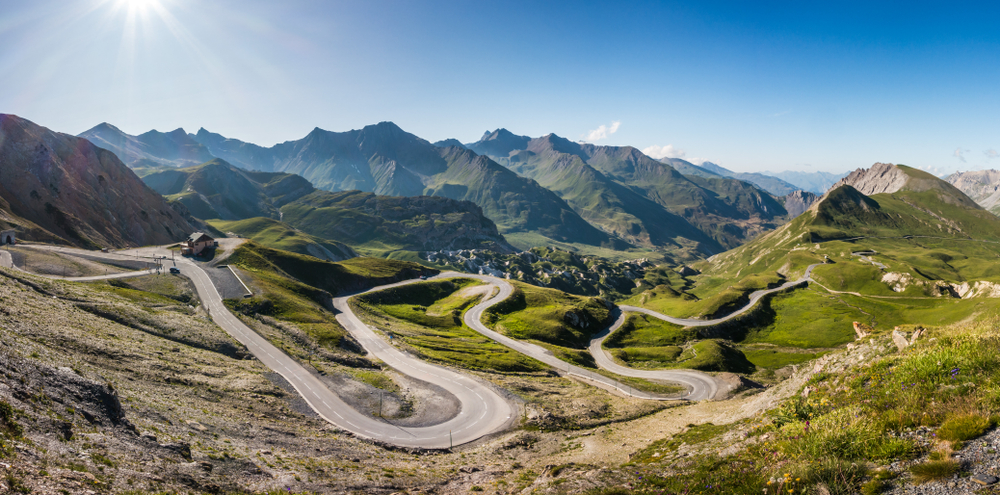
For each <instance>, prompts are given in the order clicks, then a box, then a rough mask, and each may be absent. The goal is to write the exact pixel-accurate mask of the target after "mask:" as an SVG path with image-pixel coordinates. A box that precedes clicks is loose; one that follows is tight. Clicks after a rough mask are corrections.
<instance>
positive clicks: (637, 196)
mask: <svg viewBox="0 0 1000 495" xmlns="http://www.w3.org/2000/svg"><path fill="white" fill-rule="evenodd" d="M81 136H87V137H89V138H92V139H95V140H98V141H99V142H101V143H108V145H109V147H111V148H112V149H113V151H115V152H116V153H122V154H123V155H124V156H125V159H126V161H129V160H131V162H130V163H133V164H135V166H137V167H145V168H143V170H142V172H143V173H147V174H150V176H151V182H150V183H151V184H156V185H157V187H158V188H159V189H160V190H163V191H166V189H164V187H165V186H166V185H172V186H174V188H173V189H170V191H171V192H169V193H168V194H171V195H178V196H177V197H176V198H175V199H176V200H178V201H181V202H183V203H184V204H187V205H188V207H189V208H191V209H193V210H197V211H198V212H199V213H200V214H202V215H203V216H211V217H216V216H217V217H219V218H226V217H227V215H228V216H245V214H244V213H239V214H237V213H235V212H227V211H222V210H227V208H226V207H221V208H222V210H216V211H214V212H213V211H208V210H206V209H204V208H202V206H203V205H200V204H199V203H200V202H201V201H200V200H199V199H198V197H192V194H190V193H191V192H192V191H199V192H200V194H201V195H203V196H205V195H208V196H211V191H212V190H215V189H218V187H216V186H220V185H221V184H217V185H216V186H213V187H209V188H208V189H206V190H205V191H201V190H200V189H199V188H191V187H190V186H189V189H191V191H188V193H185V192H184V191H182V190H180V188H182V186H181V185H180V183H179V182H173V183H171V182H170V181H171V180H174V181H177V180H179V179H178V178H177V177H178V176H176V175H172V172H171V171H170V170H169V169H163V168H162V167H164V166H167V165H170V164H183V163H186V160H189V159H191V157H197V158H199V159H201V158H206V155H205V153H206V152H207V153H208V154H209V155H210V156H211V157H217V158H221V159H223V160H226V161H227V162H229V163H232V164H233V165H235V166H237V167H239V168H241V169H245V170H253V171H262V172H272V173H274V172H282V173H294V174H298V175H301V176H302V177H303V178H305V179H306V180H308V181H309V182H311V183H312V184H313V185H314V186H315V187H316V188H318V189H322V190H329V191H341V190H359V191H365V192H373V193H375V194H376V195H384V196H411V197H412V196H420V195H428V196H443V197H447V198H452V199H457V200H468V201H472V202H474V203H475V204H477V205H478V206H479V207H480V208H482V210H483V213H484V214H485V215H486V216H487V217H488V218H490V219H491V220H493V221H494V222H495V223H496V225H497V226H498V228H499V229H500V231H501V232H502V233H504V234H537V235H539V236H541V238H532V242H535V241H540V242H545V239H551V240H553V241H558V242H565V243H574V244H581V245H590V246H602V247H608V248H612V249H626V248H629V247H630V246H639V247H644V248H653V249H659V250H665V251H671V252H684V253H687V254H692V255H695V256H700V255H706V254H713V253H717V252H721V251H723V250H725V249H728V248H731V247H734V246H736V245H739V244H741V243H743V242H746V240H748V239H750V238H753V237H754V236H756V235H758V234H759V233H761V232H765V231H767V230H769V229H772V228H774V227H776V226H777V225H780V224H781V223H783V222H784V221H786V220H787V218H788V216H787V212H786V211H785V210H784V208H783V207H782V204H781V201H779V200H776V199H775V198H773V197H771V195H769V194H767V193H766V192H764V191H761V190H760V189H758V188H757V187H755V186H753V185H752V184H749V183H747V182H744V181H739V180H734V179H729V178H725V177H718V176H712V177H687V176H685V175H683V174H681V173H679V172H677V171H676V170H674V168H673V167H671V165H669V164H664V163H660V162H657V161H656V160H653V159H651V158H649V157H647V156H645V155H643V154H642V153H641V152H640V151H638V150H637V149H635V148H632V147H612V146H595V145H589V144H580V143H574V142H572V141H569V140H566V139H564V138H561V137H559V136H556V135H554V134H550V135H548V136H543V137H541V138H534V139H533V138H529V137H527V136H518V135H515V134H513V133H511V132H509V131H506V130H505V129H498V130H496V131H493V132H490V133H486V134H485V135H484V136H483V138H482V139H480V141H478V142H476V143H469V144H461V143H459V142H458V141H457V140H445V141H440V142H438V143H433V144H432V143H430V142H428V141H426V140H423V139H421V138H419V137H417V136H414V135H412V134H410V133H407V132H405V131H403V130H402V129H400V128H399V127H398V126H396V125H395V124H393V123H391V122H382V123H379V124H375V125H370V126H366V127H364V128H362V129H357V130H353V131H347V132H330V131H325V130H322V129H318V128H317V129H314V130H313V131H312V132H310V133H309V134H308V135H307V136H306V137H304V138H303V139H300V140H297V141H289V142H285V143H281V144H278V145H275V146H272V147H269V148H265V147H261V146H257V145H255V144H252V143H246V142H242V141H239V140H235V139H228V138H225V137H224V136H221V135H219V134H215V133H211V132H209V131H207V130H205V129H200V130H199V131H198V132H197V133H195V134H184V133H183V131H182V130H175V131H172V132H170V133H159V132H156V131H150V132H148V133H145V134H142V135H140V136H130V135H127V134H125V133H123V132H121V131H120V130H118V129H117V128H115V127H114V126H111V125H109V124H101V125H98V126H96V127H95V128H93V129H91V130H88V131H86V132H84V133H83V134H81ZM165 136H166V137H170V138H171V139H166V138H165ZM170 142H172V143H175V147H176V149H170V150H166V149H163V146H164V143H170ZM137 150H138V151H137ZM140 151H141V153H140ZM157 167H159V168H157ZM170 177H173V179H170ZM237 189H238V190H239V191H241V192H238V193H236V194H237V195H238V194H247V193H248V192H247V191H250V190H251V189H248V188H245V187H236V186H234V187H233V188H232V191H233V192H235V191H236V190H237ZM241 203H243V204H249V203H252V202H247V201H242V202H241ZM255 211H256V213H257V214H260V215H261V216H273V214H274V212H273V211H270V212H265V211H260V210H259V209H257V210H255ZM230 213H231V214H230ZM521 247H527V246H526V245H525V246H521Z"/></svg>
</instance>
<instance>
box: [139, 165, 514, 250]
mask: <svg viewBox="0 0 1000 495" xmlns="http://www.w3.org/2000/svg"><path fill="white" fill-rule="evenodd" d="M143 180H144V181H145V182H146V183H147V184H148V185H149V186H150V187H152V188H153V189H155V190H156V191H158V192H160V193H161V194H163V195H165V196H166V197H167V198H168V199H170V200H171V201H176V202H179V203H181V204H183V205H184V206H185V207H187V208H188V209H189V210H190V211H191V212H192V213H193V214H195V215H196V216H198V217H200V218H205V219H220V220H230V221H231V222H217V221H214V220H213V222H212V225H216V226H218V227H219V228H221V229H224V230H227V231H232V232H234V233H237V234H241V235H244V236H247V237H250V238H253V239H255V240H258V242H262V243H264V244H267V245H271V246H272V247H274V246H285V247H282V248H283V249H289V250H291V251H295V252H302V253H305V254H311V255H313V256H317V257H319V258H326V259H343V258H344V257H347V256H348V254H345V253H350V249H347V248H345V247H344V246H342V245H340V244H339V242H346V243H347V244H351V245H354V246H360V247H365V248H368V249H371V250H394V249H405V250H421V249H425V248H426V247H425V246H436V247H434V248H433V249H446V248H451V249H476V248H490V249H495V250H498V251H510V250H511V249H512V248H511V247H510V245H509V244H507V241H506V240H505V239H504V238H503V236H502V235H500V233H499V232H498V231H497V228H496V225H495V224H494V223H493V222H492V221H490V220H489V219H488V218H486V217H485V216H483V212H482V209H480V208H479V207H478V206H476V205H475V204H473V203H470V202H465V201H456V200H453V199H449V198H440V197H438V198H434V197H426V196H421V197H413V198H399V197H386V196H377V195H375V194H373V193H361V192H359V191H349V192H346V193H330V192H327V191H319V190H317V189H315V188H314V187H313V186H312V185H311V184H310V183H309V181H307V180H305V179H304V178H302V177H300V176H298V175H295V174H288V173H282V172H253V171H249V170H241V169H238V168H236V167H234V166H232V165H230V164H229V163H227V162H225V161H224V160H221V159H218V158H216V159H213V160H212V161H209V162H207V163H203V164H201V165H198V166H195V167H187V168H180V169H171V170H165V171H162V172H156V173H153V174H150V175H147V176H146V177H144V178H143ZM279 220H283V221H279ZM234 221H235V222H234ZM295 229H299V230H301V231H302V232H305V233H306V234H312V235H313V236H315V237H316V238H318V239H316V238H309V236H308V235H306V236H303V235H302V234H300V233H297V232H295ZM321 239H325V240H327V241H330V242H322V241H321ZM286 245H287V246H286ZM288 246H294V247H288ZM426 249H429V248H426ZM317 250H320V251H319V252H317ZM323 250H325V251H326V252H323ZM330 253H332V254H330Z"/></svg>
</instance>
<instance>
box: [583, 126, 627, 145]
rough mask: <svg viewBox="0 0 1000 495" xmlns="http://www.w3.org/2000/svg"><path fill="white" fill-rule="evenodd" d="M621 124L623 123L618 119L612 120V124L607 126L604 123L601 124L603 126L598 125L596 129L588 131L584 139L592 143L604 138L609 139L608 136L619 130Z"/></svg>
mask: <svg viewBox="0 0 1000 495" xmlns="http://www.w3.org/2000/svg"><path fill="white" fill-rule="evenodd" d="M621 125H622V123H621V121H618V120H616V121H614V122H612V123H611V125H610V126H606V125H604V124H601V126H600V127H598V128H597V129H594V130H592V131H590V132H588V133H587V135H586V136H584V137H583V139H582V141H586V142H588V143H592V142H594V141H600V140H602V139H607V137H608V136H610V135H612V134H614V133H616V132H618V128H619V127H620V126H621Z"/></svg>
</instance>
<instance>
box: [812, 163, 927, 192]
mask: <svg viewBox="0 0 1000 495" xmlns="http://www.w3.org/2000/svg"><path fill="white" fill-rule="evenodd" d="M907 180H909V177H908V176H907V175H906V173H905V172H903V171H902V170H900V169H899V168H898V167H896V166H895V165H893V164H891V163H876V164H875V165H872V167H871V168H869V169H863V168H859V169H857V170H855V171H853V172H851V173H850V174H848V175H847V177H844V178H843V179H840V181H838V182H837V183H836V184H834V185H833V187H831V188H830V190H833V189H836V188H838V187H840V186H843V185H845V184H846V185H849V186H852V187H854V188H855V189H857V190H858V191H860V192H861V194H864V195H865V196H871V195H873V194H882V193H894V192H896V191H898V190H900V189H902V188H903V186H905V185H906V182H907Z"/></svg>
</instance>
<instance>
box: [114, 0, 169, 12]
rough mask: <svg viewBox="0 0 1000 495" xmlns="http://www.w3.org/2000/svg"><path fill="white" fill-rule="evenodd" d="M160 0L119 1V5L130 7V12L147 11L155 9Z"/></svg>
mask: <svg viewBox="0 0 1000 495" xmlns="http://www.w3.org/2000/svg"><path fill="white" fill-rule="evenodd" d="M158 3H159V1H158V0H118V4H119V5H122V6H125V7H128V9H129V10H133V9H134V10H138V11H145V10H147V9H149V8H150V7H155V6H156V5H157V4H158Z"/></svg>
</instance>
